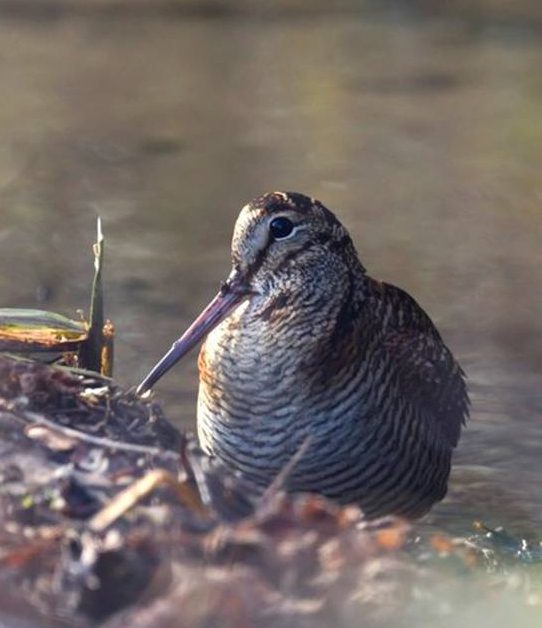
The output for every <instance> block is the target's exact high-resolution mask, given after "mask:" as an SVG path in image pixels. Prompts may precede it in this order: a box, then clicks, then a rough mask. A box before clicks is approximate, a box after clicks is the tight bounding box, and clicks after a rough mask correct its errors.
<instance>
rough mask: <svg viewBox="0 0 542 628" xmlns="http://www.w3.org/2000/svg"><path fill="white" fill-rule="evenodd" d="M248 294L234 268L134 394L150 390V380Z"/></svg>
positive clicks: (174, 361) (223, 317)
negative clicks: (216, 292) (217, 291)
mask: <svg viewBox="0 0 542 628" xmlns="http://www.w3.org/2000/svg"><path fill="white" fill-rule="evenodd" d="M249 294H250V290H249V289H248V287H247V286H245V285H244V284H243V283H242V282H241V281H239V279H238V277H237V276H236V273H235V271H234V272H232V274H231V275H230V276H229V277H228V280H227V281H226V282H225V283H224V284H223V285H222V288H221V289H220V292H219V293H218V294H217V295H216V296H215V298H214V299H213V300H212V301H211V302H210V303H209V305H208V306H207V307H206V308H205V309H204V310H203V312H202V313H201V314H200V315H199V316H198V317H197V318H196V320H195V321H194V322H193V323H192V325H190V327H189V328H188V329H187V330H186V331H185V332H184V334H183V335H182V336H181V337H180V338H179V339H178V340H176V341H175V342H174V343H173V344H172V345H171V349H170V350H169V351H168V352H167V353H166V354H165V355H164V357H163V358H162V359H161V360H160V361H159V362H158V363H157V364H156V365H155V366H154V367H153V369H152V371H151V372H150V373H149V374H148V375H147V376H146V377H145V379H144V380H143V381H142V382H141V384H139V386H138V387H137V389H136V394H138V395H142V394H143V393H145V392H147V391H148V390H150V389H151V388H152V387H153V386H154V384H156V382H157V381H158V380H159V379H160V378H161V377H162V375H165V373H167V371H169V369H170V368H171V367H172V366H173V365H174V364H176V363H177V362H178V361H179V360H180V359H181V358H182V357H183V356H184V355H186V354H187V353H188V352H189V351H190V349H192V348H193V347H194V346H195V345H197V344H198V342H199V341H200V340H201V339H202V338H203V337H204V336H205V335H207V334H208V333H209V332H210V331H211V330H212V329H214V328H215V327H216V326H217V325H218V324H219V323H220V322H221V321H223V320H224V319H225V318H226V317H227V316H228V315H229V314H231V313H232V312H233V310H234V309H235V308H236V307H237V306H238V305H240V304H241V302H242V301H244V300H245V299H246V298H247V296H248V295H249Z"/></svg>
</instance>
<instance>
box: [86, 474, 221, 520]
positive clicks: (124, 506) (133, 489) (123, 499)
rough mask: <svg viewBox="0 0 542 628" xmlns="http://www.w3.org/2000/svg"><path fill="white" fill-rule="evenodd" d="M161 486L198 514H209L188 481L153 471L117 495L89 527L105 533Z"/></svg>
mask: <svg viewBox="0 0 542 628" xmlns="http://www.w3.org/2000/svg"><path fill="white" fill-rule="evenodd" d="M161 486H167V487H168V488H171V489H173V490H174V491H175V493H176V494H177V497H178V498H179V501H180V502H181V503H183V504H185V505H186V506H188V507H189V508H191V509H193V510H195V511H196V512H197V513H198V514H200V515H208V514H209V513H208V511H207V509H206V508H205V506H204V505H203V504H202V503H201V500H200V499H199V496H197V495H196V494H195V493H194V491H193V490H192V489H191V488H190V486H189V485H188V483H187V482H186V481H184V482H183V481H179V480H178V479H177V478H176V477H175V476H174V475H172V474H171V473H169V472H168V471H164V470H163V469H153V470H152V471H149V472H148V473H147V474H146V475H144V476H143V477H142V478H139V480H136V481H135V482H134V483H133V484H131V485H130V486H129V487H128V488H126V489H124V490H123V491H121V492H120V493H119V494H118V495H115V497H113V499H112V500H111V501H110V502H109V503H108V504H107V505H106V506H104V507H103V508H102V509H101V510H100V511H99V512H97V513H96V514H95V515H94V516H93V517H92V518H91V519H90V521H89V523H88V527H89V528H90V530H91V531H92V532H103V531H104V530H105V529H107V528H108V527H109V526H110V525H112V524H113V523H115V521H117V519H120V517H122V516H123V515H125V514H126V513H127V512H128V511H129V510H131V509H132V508H133V507H134V506H135V505H136V504H137V503H138V502H140V501H141V500H142V499H144V498H145V497H147V495H149V494H150V493H152V491H154V490H155V489H156V488H159V487H161Z"/></svg>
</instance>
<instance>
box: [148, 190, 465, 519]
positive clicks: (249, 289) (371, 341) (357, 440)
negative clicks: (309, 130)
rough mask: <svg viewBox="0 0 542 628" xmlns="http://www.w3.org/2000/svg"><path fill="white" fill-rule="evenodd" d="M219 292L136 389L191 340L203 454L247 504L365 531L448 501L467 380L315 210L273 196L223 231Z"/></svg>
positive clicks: (408, 304) (331, 220) (313, 205)
mask: <svg viewBox="0 0 542 628" xmlns="http://www.w3.org/2000/svg"><path fill="white" fill-rule="evenodd" d="M231 259H232V269H231V272H230V274H229V276H228V278H227V279H226V281H225V282H224V283H223V284H222V285H221V287H220V290H219V292H218V294H217V295H216V296H215V297H214V299H212V301H211V302H210V303H209V305H208V306H207V307H206V308H205V309H204V310H203V311H202V313H201V314H200V315H199V316H198V317H197V318H196V319H195V321H194V322H193V323H192V325H190V327H189V328H188V329H187V330H186V332H185V333H184V334H183V335H182V336H181V338H180V339H179V340H177V341H176V342H175V343H174V344H173V345H172V347H171V349H170V350H169V351H168V352H167V353H166V355H165V356H164V357H163V358H162V359H161V360H160V361H159V362H158V363H157V364H156V366H155V367H154V368H153V369H152V371H151V372H150V373H149V374H148V375H147V377H145V379H144V380H143V381H142V382H141V384H140V385H139V387H138V389H137V391H138V393H140V394H143V393H146V392H147V391H148V390H150V389H151V388H152V386H153V385H154V384H155V383H156V381H158V379H159V378H160V377H162V376H163V375H164V373H165V372H166V371H168V370H169V369H170V368H171V367H172V366H173V365H174V364H175V363H176V362H177V361H178V360H179V359H180V358H181V357H183V356H184V355H185V354H186V353H187V352H188V351H190V349H192V348H193V347H194V346H195V345H197V344H198V343H199V341H200V340H201V339H203V338H205V341H204V343H203V345H202V347H201V350H200V353H199V359H198V368H199V392H198V403H197V432H198V438H199V441H200V445H201V447H202V448H203V450H204V451H205V452H206V453H207V454H209V455H210V456H213V457H215V458H218V459H219V460H220V461H221V462H222V463H224V464H225V465H226V466H227V467H228V468H229V469H231V470H232V471H234V472H235V473H237V474H238V475H241V476H243V477H244V478H245V479H247V480H248V481H249V482H250V485H251V486H254V487H255V490H256V492H257V493H258V494H263V493H265V490H266V489H267V488H268V487H269V486H270V485H271V483H272V482H273V480H274V479H275V478H277V476H278V475H279V474H280V473H281V471H282V470H283V469H284V468H285V467H286V466H287V465H288V464H289V461H291V460H292V459H294V458H295V457H296V452H298V453H300V450H301V449H303V452H302V455H300V456H298V458H299V459H297V460H296V461H295V464H294V465H293V467H292V468H291V469H289V472H288V474H287V477H286V479H285V481H284V488H285V489H286V490H287V491H288V492H290V493H307V492H308V493H317V494H320V495H322V496H324V497H326V498H328V499H331V500H334V501H336V502H338V503H339V504H351V503H353V504H357V505H358V506H359V507H360V508H361V510H362V511H363V513H364V514H365V516H366V517H367V518H376V517H381V516H386V515H397V516H400V517H404V518H407V519H415V518H418V517H421V516H423V515H424V514H426V513H427V512H428V511H429V510H430V508H431V507H432V506H433V505H434V504H435V503H436V502H438V501H439V500H441V499H442V498H443V497H444V496H445V494H446V491H447V484H448V478H449V474H450V468H451V458H452V453H453V450H454V449H455V447H456V445H457V443H458V440H459V437H460V432H461V429H462V427H463V425H464V424H465V422H466V419H467V418H468V414H469V397H468V391H467V386H466V375H465V373H464V371H463V370H462V368H461V366H460V365H459V364H458V362H457V361H456V359H455V358H454V356H453V355H452V353H451V351H450V350H449V349H448V347H447V346H446V345H445V343H444V341H443V340H442V338H441V335H440V333H439V332H438V330H437V328H436V327H435V325H434V324H433V322H432V321H431V319H430V318H429V316H428V315H427V314H426V313H425V311H424V310H423V309H422V307H421V306H420V305H418V303H417V302H416V301H415V300H414V298H413V297H411V296H410V295H409V294H408V293H407V292H405V291H404V290H402V289H400V288H398V287H396V286H394V285H392V284H389V283H384V282H382V281H378V280H376V279H373V278H372V277H371V276H370V275H369V274H367V271H366V269H365V267H364V265H363V264H362V262H361V261H360V258H359V256H358V253H357V251H356V249H355V247H354V244H353V242H352V239H351V237H350V235H349V233H348V231H347V229H346V228H345V227H344V226H343V225H342V223H341V222H340V221H339V220H338V219H337V218H336V216H335V215H334V214H333V213H332V212H331V211H330V210H329V209H327V208H326V207H324V205H323V204H322V203H321V202H319V201H318V200H315V199H313V198H310V197H308V196H305V195H303V194H300V193H295V192H271V193H267V194H264V195H262V196H259V197H257V198H255V199H254V200H252V201H251V202H250V203H248V204H247V205H245V206H244V207H243V208H242V209H241V211H240V214H239V217H238V219H237V221H236V223H235V227H234V232H233V238H232V246H231Z"/></svg>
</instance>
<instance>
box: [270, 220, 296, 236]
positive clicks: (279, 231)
mask: <svg viewBox="0 0 542 628" xmlns="http://www.w3.org/2000/svg"><path fill="white" fill-rule="evenodd" d="M269 230H270V231H271V235H272V236H273V237H274V238H275V240H283V239H284V238H287V237H288V236H289V235H291V234H292V231H293V230H294V223H293V222H292V221H291V220H289V219H288V218H285V217H284V216H278V218H273V220H272V221H271V222H270V223H269Z"/></svg>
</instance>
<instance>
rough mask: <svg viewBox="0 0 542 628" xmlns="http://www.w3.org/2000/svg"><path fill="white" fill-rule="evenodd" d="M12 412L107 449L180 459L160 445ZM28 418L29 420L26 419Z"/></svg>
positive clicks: (32, 414)
mask: <svg viewBox="0 0 542 628" xmlns="http://www.w3.org/2000/svg"><path fill="white" fill-rule="evenodd" d="M11 413H12V414H13V416H14V417H16V418H19V419H21V420H22V421H24V422H25V423H26V422H34V423H39V424H40V425H45V426H46V427H48V428H49V429H51V430H56V431H58V432H60V433H62V434H64V435H65V436H70V437H72V438H76V439H78V440H81V441H84V442H86V443H91V444H93V445H98V446H99V447H105V448H107V449H117V450H120V451H132V452H135V453H140V454H149V455H151V456H161V457H162V458H171V459H173V460H180V455H179V454H178V453H177V452H175V451H168V450H163V449H160V448H159V447H150V446H148V445H135V444H133V443H126V442H124V441H118V440H113V439H111V438H105V437H102V436H92V435H91V434H87V433H86V432H81V431H80V430H77V429H75V428H73V427H66V426H65V425H59V424H58V423H55V422H54V421H50V420H49V419H46V418H45V417H43V416H42V415H41V414H37V413H35V412H25V413H24V417H25V418H22V417H21V416H19V415H17V414H15V413H14V412H13V409H12V410H11ZM26 419H28V421H27V420H26Z"/></svg>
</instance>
